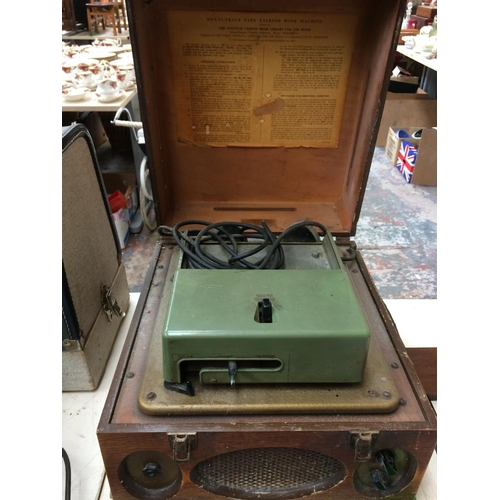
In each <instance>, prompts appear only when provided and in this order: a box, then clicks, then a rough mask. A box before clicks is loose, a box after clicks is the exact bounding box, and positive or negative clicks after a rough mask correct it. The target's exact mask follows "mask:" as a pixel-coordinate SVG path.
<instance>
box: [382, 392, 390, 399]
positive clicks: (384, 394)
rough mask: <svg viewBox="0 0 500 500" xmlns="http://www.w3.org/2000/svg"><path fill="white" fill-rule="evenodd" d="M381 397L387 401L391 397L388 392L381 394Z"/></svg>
mask: <svg viewBox="0 0 500 500" xmlns="http://www.w3.org/2000/svg"><path fill="white" fill-rule="evenodd" d="M382 396H384V398H387V399H389V398H390V397H391V393H390V392H389V391H384V392H383V393H382Z"/></svg>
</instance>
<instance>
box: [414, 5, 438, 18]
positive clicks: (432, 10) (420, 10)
mask: <svg viewBox="0 0 500 500" xmlns="http://www.w3.org/2000/svg"><path fill="white" fill-rule="evenodd" d="M437 11H438V8H437V6H434V5H432V6H431V5H419V6H418V7H417V12H415V14H416V15H417V16H420V17H425V18H427V19H431V20H432V19H434V17H435V16H436V14H437Z"/></svg>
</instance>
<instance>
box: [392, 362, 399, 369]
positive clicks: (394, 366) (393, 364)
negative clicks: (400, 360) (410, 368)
mask: <svg viewBox="0 0 500 500" xmlns="http://www.w3.org/2000/svg"><path fill="white" fill-rule="evenodd" d="M391 366H392V367H393V368H399V365H398V364H397V363H396V362H395V361H394V363H391Z"/></svg>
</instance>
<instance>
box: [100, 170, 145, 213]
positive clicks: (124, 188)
mask: <svg viewBox="0 0 500 500" xmlns="http://www.w3.org/2000/svg"><path fill="white" fill-rule="evenodd" d="M102 177H103V180H104V186H105V187H106V192H107V193H108V194H111V193H114V192H115V191H116V190H117V189H118V190H120V191H121V192H122V193H123V194H124V195H125V198H126V199H127V208H128V211H129V218H130V220H132V219H133V218H134V215H135V213H136V212H137V209H138V207H139V195H138V193H137V180H136V177H135V174H132V173H127V172H104V173H103V174H102Z"/></svg>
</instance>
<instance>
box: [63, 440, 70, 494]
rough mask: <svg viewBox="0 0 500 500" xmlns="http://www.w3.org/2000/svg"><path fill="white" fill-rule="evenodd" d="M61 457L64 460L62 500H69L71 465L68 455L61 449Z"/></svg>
mask: <svg viewBox="0 0 500 500" xmlns="http://www.w3.org/2000/svg"><path fill="white" fill-rule="evenodd" d="M62 457H63V460H64V467H65V471H66V474H65V476H66V477H65V479H66V482H65V485H64V500H70V498H71V464H70V461H69V457H68V454H67V453H66V450H65V449H64V448H63V449H62Z"/></svg>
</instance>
